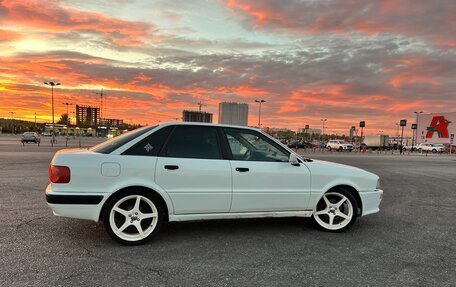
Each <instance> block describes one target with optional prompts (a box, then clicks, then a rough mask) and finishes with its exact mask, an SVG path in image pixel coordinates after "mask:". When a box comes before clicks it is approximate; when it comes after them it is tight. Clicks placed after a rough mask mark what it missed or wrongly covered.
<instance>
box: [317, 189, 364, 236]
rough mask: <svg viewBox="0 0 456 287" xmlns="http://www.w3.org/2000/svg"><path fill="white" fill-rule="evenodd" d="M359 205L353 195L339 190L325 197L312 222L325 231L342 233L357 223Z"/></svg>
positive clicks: (328, 193)
mask: <svg viewBox="0 0 456 287" xmlns="http://www.w3.org/2000/svg"><path fill="white" fill-rule="evenodd" d="M357 215H358V205H357V204H356V200H355V199H354V198H353V195H352V194H351V193H350V192H348V191H347V190H345V189H342V188H339V189H336V190H332V191H329V192H327V193H325V194H324V195H323V197H322V198H321V199H320V201H319V202H318V203H317V206H316V207H315V211H314V213H313V215H312V220H313V221H314V223H315V225H316V226H317V227H318V228H319V229H321V230H324V231H329V232H342V231H345V230H347V229H349V228H350V227H351V226H352V225H353V224H354V223H355V221H356V217H357Z"/></svg>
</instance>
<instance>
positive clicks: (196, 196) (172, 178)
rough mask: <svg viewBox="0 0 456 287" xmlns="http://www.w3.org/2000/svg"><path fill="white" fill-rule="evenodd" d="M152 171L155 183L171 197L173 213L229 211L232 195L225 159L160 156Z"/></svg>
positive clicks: (228, 166)
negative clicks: (153, 171)
mask: <svg viewBox="0 0 456 287" xmlns="http://www.w3.org/2000/svg"><path fill="white" fill-rule="evenodd" d="M165 166H172V168H171V169H166V168H165ZM176 166H177V167H178V168H175V167H176ZM168 168H169V167H168ZM155 171H156V172H155V177H156V178H155V180H156V183H157V184H158V185H159V186H160V187H162V188H163V189H164V190H165V191H166V192H167V193H168V194H169V196H170V197H171V200H172V202H173V206H174V212H175V213H176V214H190V213H216V212H228V211H229V209H230V204H231V196H232V194H231V167H230V163H229V161H228V160H210V159H190V158H170V157H160V158H158V160H157V165H156V169H155Z"/></svg>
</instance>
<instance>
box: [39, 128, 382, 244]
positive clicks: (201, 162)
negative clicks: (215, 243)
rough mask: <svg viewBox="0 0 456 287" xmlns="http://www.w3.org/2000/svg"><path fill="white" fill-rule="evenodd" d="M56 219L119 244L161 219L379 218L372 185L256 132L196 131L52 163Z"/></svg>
mask: <svg viewBox="0 0 456 287" xmlns="http://www.w3.org/2000/svg"><path fill="white" fill-rule="evenodd" d="M49 178H50V180H51V184H49V185H48V187H47V189H46V200H47V202H48V204H49V206H50V208H51V209H52V210H53V212H54V214H55V215H58V216H66V217H73V218H80V219H88V220H93V221H100V220H101V221H103V223H104V225H105V228H106V230H107V232H108V234H109V235H110V236H111V237H112V238H113V239H114V240H116V241H118V242H120V243H122V244H126V245H137V244H142V243H145V242H146V241H148V240H149V239H151V238H152V237H153V236H154V235H155V234H156V233H157V232H158V231H159V229H160V227H161V225H162V224H163V222H166V221H187V220H205V219H222V218H223V219H228V218H257V217H311V218H312V220H313V221H314V223H315V225H316V226H317V227H318V228H320V229H322V230H325V231H331V232H341V231H344V230H346V229H348V228H350V227H351V226H352V225H353V223H354V222H355V220H356V218H357V217H358V216H364V215H368V214H371V213H375V212H378V211H379V204H380V201H381V199H382V194H383V191H382V190H380V189H379V177H378V176H377V175H375V174H372V173H370V172H367V171H364V170H361V169H358V168H354V167H350V166H344V165H340V164H335V163H329V162H324V161H317V160H311V159H306V158H301V157H300V156H299V155H297V154H295V153H294V152H293V151H292V150H290V149H288V148H287V147H285V146H283V145H282V144H280V143H279V142H278V141H276V140H275V139H274V138H272V137H270V136H269V135H267V134H264V133H263V132H261V131H260V130H257V129H254V128H247V127H234V126H227V125H215V124H202V123H166V124H160V125H158V126H150V127H144V128H140V129H137V130H134V131H132V132H129V133H126V134H124V135H121V136H119V137H116V138H113V139H111V140H109V141H106V142H104V143H101V144H99V145H97V146H95V147H93V148H90V149H88V150H83V149H75V150H61V151H59V152H57V153H56V154H55V156H54V158H53V159H52V162H51V165H50V170H49Z"/></svg>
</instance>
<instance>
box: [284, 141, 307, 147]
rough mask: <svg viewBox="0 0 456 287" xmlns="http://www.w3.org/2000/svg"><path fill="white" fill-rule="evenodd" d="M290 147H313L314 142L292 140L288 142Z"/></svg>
mask: <svg viewBox="0 0 456 287" xmlns="http://www.w3.org/2000/svg"><path fill="white" fill-rule="evenodd" d="M288 147H289V148H312V147H313V146H312V144H311V143H309V142H306V141H292V142H290V143H289V144H288Z"/></svg>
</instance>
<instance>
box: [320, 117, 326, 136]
mask: <svg viewBox="0 0 456 287" xmlns="http://www.w3.org/2000/svg"><path fill="white" fill-rule="evenodd" d="M320 120H321V121H322V123H323V130H322V132H321V135H322V137H323V136H324V135H325V122H326V121H327V120H328V119H320Z"/></svg>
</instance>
